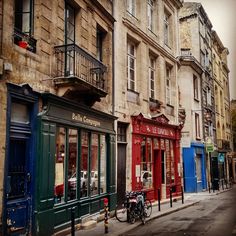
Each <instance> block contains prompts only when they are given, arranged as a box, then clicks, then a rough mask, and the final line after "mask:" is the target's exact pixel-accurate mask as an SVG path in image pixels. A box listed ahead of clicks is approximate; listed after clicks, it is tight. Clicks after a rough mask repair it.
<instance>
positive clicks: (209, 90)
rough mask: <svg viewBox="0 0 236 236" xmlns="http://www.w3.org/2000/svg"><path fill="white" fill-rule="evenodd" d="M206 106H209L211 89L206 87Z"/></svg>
mask: <svg viewBox="0 0 236 236" xmlns="http://www.w3.org/2000/svg"><path fill="white" fill-rule="evenodd" d="M206 95H207V97H206V98H207V105H211V104H212V103H211V89H210V88H209V87H207V94H206Z"/></svg>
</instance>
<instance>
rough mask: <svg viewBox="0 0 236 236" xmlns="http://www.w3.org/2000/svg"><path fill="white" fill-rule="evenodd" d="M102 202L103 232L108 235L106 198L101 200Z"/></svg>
mask: <svg viewBox="0 0 236 236" xmlns="http://www.w3.org/2000/svg"><path fill="white" fill-rule="evenodd" d="M103 202H104V211H105V214H104V232H105V234H108V198H104V199H103Z"/></svg>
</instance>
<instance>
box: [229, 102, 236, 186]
mask: <svg viewBox="0 0 236 236" xmlns="http://www.w3.org/2000/svg"><path fill="white" fill-rule="evenodd" d="M231 122H232V136H233V140H232V145H231V147H232V152H231V153H230V154H231V158H230V159H229V160H231V162H230V165H229V175H230V177H231V178H232V180H233V182H234V183H236V100H231Z"/></svg>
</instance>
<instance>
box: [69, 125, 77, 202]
mask: <svg viewBox="0 0 236 236" xmlns="http://www.w3.org/2000/svg"><path fill="white" fill-rule="evenodd" d="M68 140H69V144H68V150H69V155H68V200H72V199H75V198H76V192H77V191H76V189H77V176H76V166H77V148H78V145H77V140H78V133H77V130H75V129H69V137H68Z"/></svg>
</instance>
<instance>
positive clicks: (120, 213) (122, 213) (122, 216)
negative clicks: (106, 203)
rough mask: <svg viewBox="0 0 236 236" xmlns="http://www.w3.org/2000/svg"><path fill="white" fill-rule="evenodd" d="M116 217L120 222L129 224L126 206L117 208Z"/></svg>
mask: <svg viewBox="0 0 236 236" xmlns="http://www.w3.org/2000/svg"><path fill="white" fill-rule="evenodd" d="M115 216H116V219H117V220H118V221H120V222H127V208H126V205H125V204H123V205H122V206H117V207H116V210H115Z"/></svg>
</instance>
